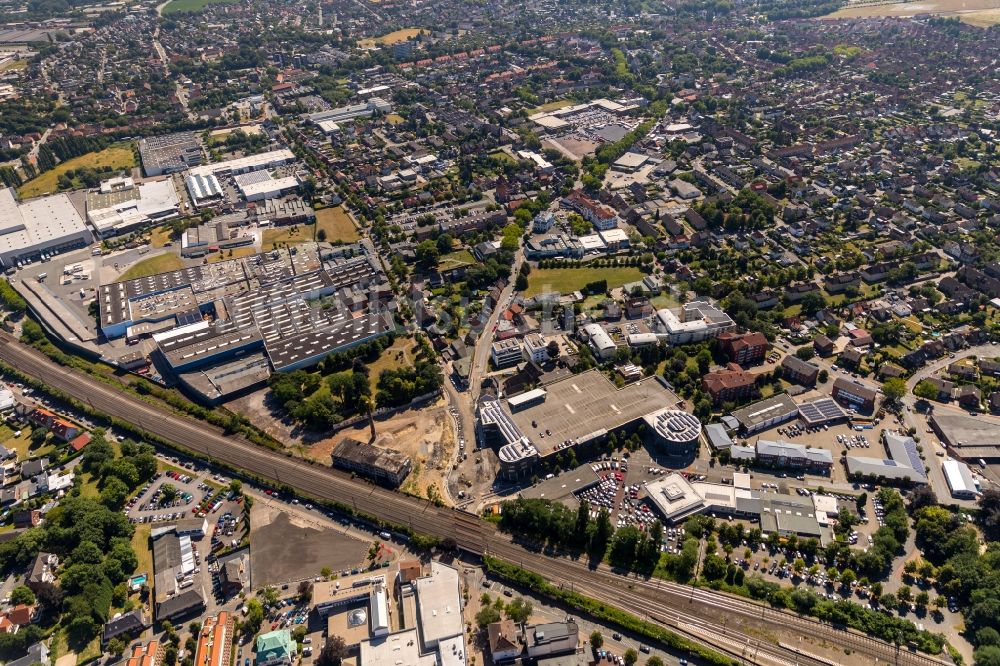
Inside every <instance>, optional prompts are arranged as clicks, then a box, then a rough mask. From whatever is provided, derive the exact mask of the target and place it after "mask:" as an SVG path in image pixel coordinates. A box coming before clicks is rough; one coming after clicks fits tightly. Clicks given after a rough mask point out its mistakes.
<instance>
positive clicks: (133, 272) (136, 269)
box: [118, 252, 184, 281]
mask: <svg viewBox="0 0 1000 666" xmlns="http://www.w3.org/2000/svg"><path fill="white" fill-rule="evenodd" d="M178 268H184V262H183V261H181V258H180V257H178V256H177V255H176V254H174V253H173V252H166V253H164V254H158V255H156V256H155V257H149V258H148V259H143V260H142V261H138V262H136V263H135V264H134V265H133V266H132V268H130V269H128V270H127V271H125V272H124V273H123V274H122V276H121V277H120V278H118V280H119V281H124V280H134V279H136V278H141V277H146V276H147V275H156V274H157V273H166V272H168V271H175V270H177V269H178Z"/></svg>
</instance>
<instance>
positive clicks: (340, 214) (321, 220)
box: [316, 206, 361, 243]
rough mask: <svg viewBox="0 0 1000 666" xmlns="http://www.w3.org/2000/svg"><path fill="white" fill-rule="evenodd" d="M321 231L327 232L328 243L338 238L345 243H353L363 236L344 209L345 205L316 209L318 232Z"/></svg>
mask: <svg viewBox="0 0 1000 666" xmlns="http://www.w3.org/2000/svg"><path fill="white" fill-rule="evenodd" d="M320 231H325V232H326V241H327V242H328V243H332V242H334V241H338V240H339V241H344V242H345V243H353V242H354V241H356V240H358V239H359V238H361V236H360V235H359V234H358V229H357V227H355V226H354V223H353V222H351V218H350V217H349V216H348V215H347V211H345V210H344V208H343V206H334V207H333V208H323V209H322V210H318V211H316V233H319V232H320Z"/></svg>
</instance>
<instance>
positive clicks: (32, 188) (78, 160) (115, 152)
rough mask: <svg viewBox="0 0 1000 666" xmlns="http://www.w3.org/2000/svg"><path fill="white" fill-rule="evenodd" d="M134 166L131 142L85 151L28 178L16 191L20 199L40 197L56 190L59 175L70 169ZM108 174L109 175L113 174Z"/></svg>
mask: <svg viewBox="0 0 1000 666" xmlns="http://www.w3.org/2000/svg"><path fill="white" fill-rule="evenodd" d="M134 166H135V153H134V152H132V144H130V143H126V144H119V145H117V146H111V147H110V148H105V149H104V150H102V151H100V152H96V153H87V154H86V155H80V156H79V157H74V158H72V159H69V160H66V161H65V162H62V163H61V164H59V165H57V166H56V168H54V169H50V170H48V171H46V172H45V173H43V174H41V175H39V176H38V177H36V178H33V179H31V180H29V181H28V182H27V183H25V184H24V185H22V186H21V187H20V188H18V190H17V193H18V194H19V195H20V196H21V198H22V199H30V198H31V197H40V196H42V195H43V194H50V193H52V192H57V191H58V190H59V185H58V181H59V176H61V175H62V174H64V173H66V172H67V171H69V170H70V169H80V168H82V167H90V168H92V169H100V168H102V167H111V168H112V169H113V170H115V171H118V170H121V169H131V168H132V167H134ZM108 175H109V176H111V175H113V174H108ZM74 185H78V183H77V182H76V181H74Z"/></svg>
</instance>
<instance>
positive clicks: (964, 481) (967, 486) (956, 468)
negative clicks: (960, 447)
mask: <svg viewBox="0 0 1000 666" xmlns="http://www.w3.org/2000/svg"><path fill="white" fill-rule="evenodd" d="M941 471H943V472H944V478H945V480H946V481H947V482H948V487H949V488H951V492H952V493H954V494H955V495H962V494H965V495H968V494H969V493H976V494H978V493H979V488H977V487H976V482H975V481H974V480H973V478H972V472H971V471H969V466H968V465H966V464H965V463H963V462H959V461H958V460H951V459H949V460H945V461H944V462H943V463H941Z"/></svg>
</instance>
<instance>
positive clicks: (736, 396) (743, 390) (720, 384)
mask: <svg viewBox="0 0 1000 666" xmlns="http://www.w3.org/2000/svg"><path fill="white" fill-rule="evenodd" d="M701 386H702V388H703V389H704V390H705V392H706V393H708V394H709V396H711V398H712V401H713V402H715V403H716V404H719V403H722V402H729V401H740V400H744V399H746V398H751V397H753V396H755V395H756V394H757V384H756V376H755V375H754V374H753V373H750V372H746V371H745V370H743V368H741V367H740V366H738V365H736V364H735V363H730V364H729V365H728V366H726V368H724V369H722V370H718V371H716V372H709V373H707V374H706V375H705V376H704V377H702V379H701Z"/></svg>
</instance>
